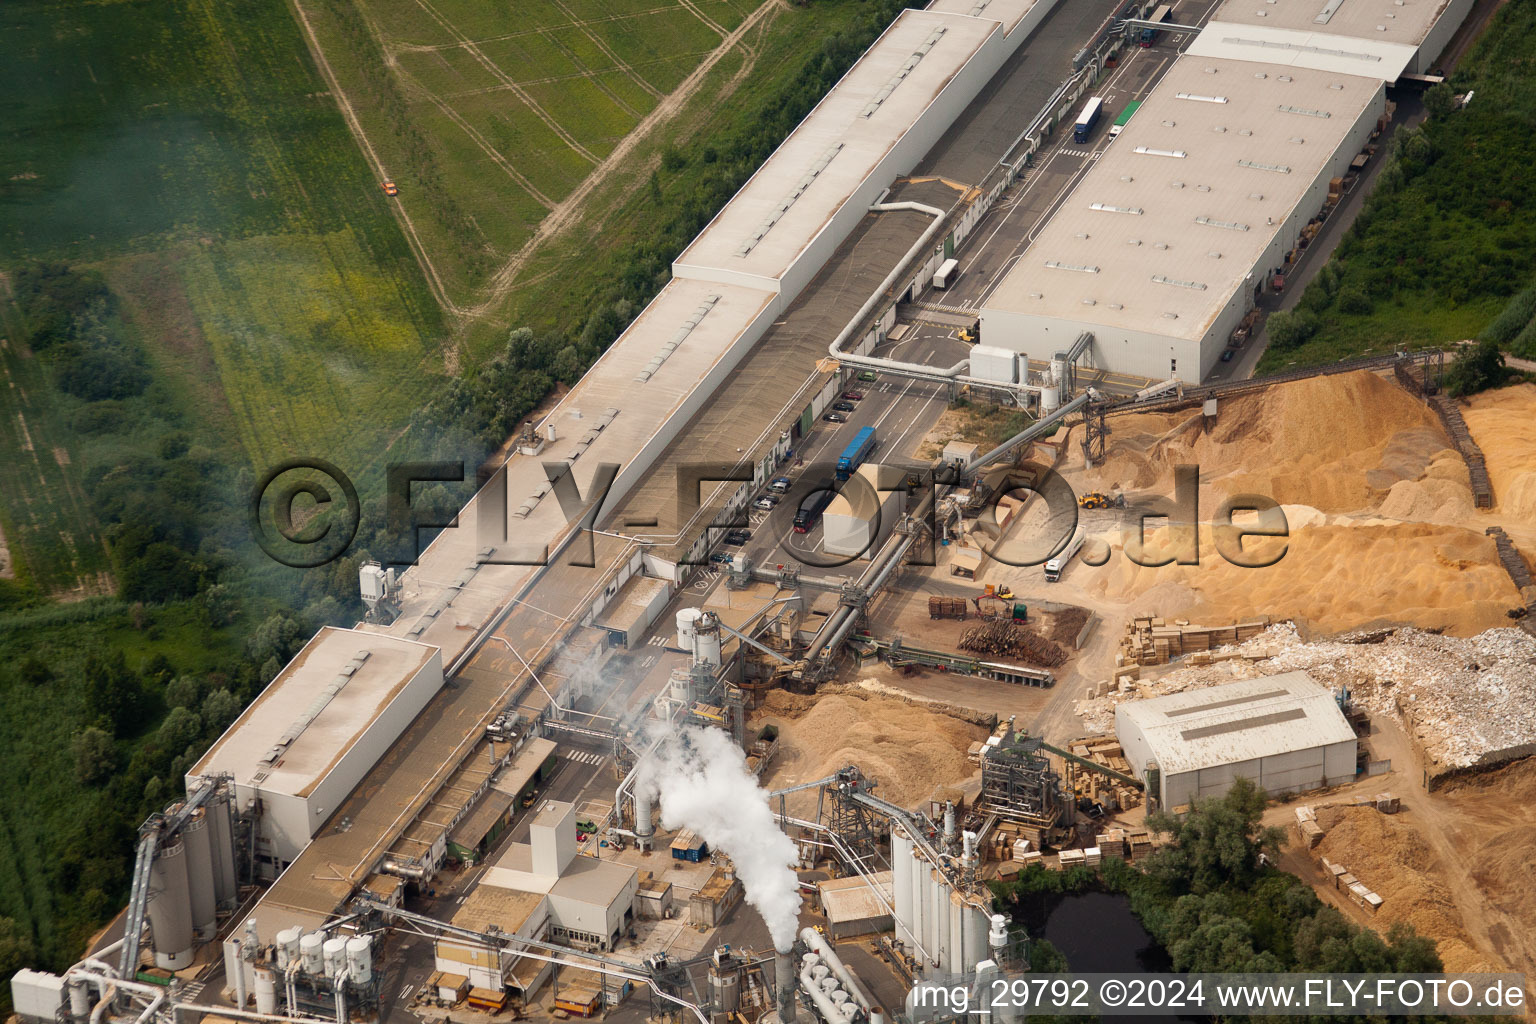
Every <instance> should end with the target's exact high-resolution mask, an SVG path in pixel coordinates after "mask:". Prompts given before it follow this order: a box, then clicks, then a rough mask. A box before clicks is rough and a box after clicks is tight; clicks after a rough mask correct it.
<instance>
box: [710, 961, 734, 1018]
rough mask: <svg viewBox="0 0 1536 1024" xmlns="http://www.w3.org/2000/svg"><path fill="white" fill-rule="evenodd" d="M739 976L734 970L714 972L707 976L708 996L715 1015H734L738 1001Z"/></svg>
mask: <svg viewBox="0 0 1536 1024" xmlns="http://www.w3.org/2000/svg"><path fill="white" fill-rule="evenodd" d="M740 983H741V975H740V974H739V973H737V972H736V971H735V970H729V969H728V970H715V971H711V972H710V974H709V994H710V998H711V999H712V1000H713V1002H714V1005H715V1012H716V1013H735V1012H736V1006H737V1004H738V1002H739V999H740V994H741V993H740Z"/></svg>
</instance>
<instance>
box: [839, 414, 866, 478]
mask: <svg viewBox="0 0 1536 1024" xmlns="http://www.w3.org/2000/svg"><path fill="white" fill-rule="evenodd" d="M874 450H875V428H874V427H865V428H864V429H863V430H860V431H859V432H858V433H857V434H854V435H853V440H852V441H849V442H848V447H847V448H844V449H843V454H842V456H841V457H840V458H839V459H838V460H837V478H838V479H839V480H847V479H848V478H849V477H850V476H852V475H853V474H854V471H855V470H857V469H858V468H859V467H860V466H862V465H864V460H866V459H868V458H869V456H870V453H871V452H873V451H874Z"/></svg>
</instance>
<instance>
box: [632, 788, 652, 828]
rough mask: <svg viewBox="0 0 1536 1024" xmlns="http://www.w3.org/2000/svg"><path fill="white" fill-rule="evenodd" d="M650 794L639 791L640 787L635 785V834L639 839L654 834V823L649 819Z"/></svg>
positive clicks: (650, 810)
mask: <svg viewBox="0 0 1536 1024" xmlns="http://www.w3.org/2000/svg"><path fill="white" fill-rule="evenodd" d="M651 814H652V809H651V794H649V793H645V792H641V789H640V787H638V786H637V787H635V835H636V837H638V838H640V839H649V838H651V837H652V836H654V835H655V834H656V825H655V823H654V822H653V821H652V820H651Z"/></svg>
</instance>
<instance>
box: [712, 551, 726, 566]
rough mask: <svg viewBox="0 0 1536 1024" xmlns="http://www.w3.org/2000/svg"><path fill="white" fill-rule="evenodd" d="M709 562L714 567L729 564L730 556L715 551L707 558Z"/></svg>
mask: <svg viewBox="0 0 1536 1024" xmlns="http://www.w3.org/2000/svg"><path fill="white" fill-rule="evenodd" d="M709 560H710V562H711V563H712V564H714V565H730V564H731V556H730V555H728V554H726V553H725V552H724V551H716V552H715V553H714V554H712V555H710V556H709Z"/></svg>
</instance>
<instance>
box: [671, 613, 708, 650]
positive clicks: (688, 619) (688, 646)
mask: <svg viewBox="0 0 1536 1024" xmlns="http://www.w3.org/2000/svg"><path fill="white" fill-rule="evenodd" d="M703 614H704V609H702V608H680V609H678V612H677V646H679V647H681V648H682V649H683V650H685V651H687V652H688V653H689V654H692V653H693V630H694V624H695V623H696V622H698V621H699V617H700V616H701V615H703Z"/></svg>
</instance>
